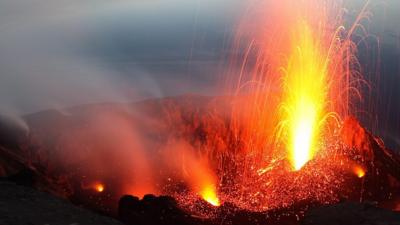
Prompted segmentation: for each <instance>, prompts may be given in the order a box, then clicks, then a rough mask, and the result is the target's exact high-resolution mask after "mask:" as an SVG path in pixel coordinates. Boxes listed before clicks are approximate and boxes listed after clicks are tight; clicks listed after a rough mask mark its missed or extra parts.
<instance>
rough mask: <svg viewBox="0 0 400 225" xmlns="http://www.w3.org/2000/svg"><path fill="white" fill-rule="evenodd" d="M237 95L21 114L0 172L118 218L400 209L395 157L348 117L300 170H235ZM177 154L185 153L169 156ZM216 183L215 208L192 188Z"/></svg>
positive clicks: (274, 219)
mask: <svg viewBox="0 0 400 225" xmlns="http://www.w3.org/2000/svg"><path fill="white" fill-rule="evenodd" d="M241 101H247V98H246V97H241V98H239V99H237V98H233V97H205V96H195V95H186V96H179V97H171V98H164V99H153V100H146V101H143V102H138V103H134V104H94V105H84V106H79V107H74V108H69V109H65V110H64V111H63V112H60V111H51V110H50V111H44V112H40V113H35V114H31V115H26V116H25V117H24V119H25V121H27V124H28V125H29V128H30V130H29V133H28V134H26V133H24V132H22V131H21V132H19V131H18V130H10V129H3V133H4V134H8V135H7V137H8V138H7V139H4V140H3V141H2V143H3V144H2V147H1V156H2V157H1V159H2V162H1V168H2V170H1V171H2V176H3V177H8V180H11V181H13V182H17V183H19V184H22V185H28V186H32V187H34V188H36V189H39V190H42V191H46V192H50V193H52V194H53V195H56V196H59V197H62V198H65V199H68V200H69V201H71V202H72V203H74V204H77V205H81V206H84V207H86V208H89V209H92V210H95V211H98V212H101V213H103V214H107V215H110V216H114V217H117V218H120V219H121V220H122V221H124V222H125V223H127V224H151V223H152V224H175V223H179V224H203V223H204V224H265V223H266V222H267V223H272V224H276V223H279V224H285V223H287V224H297V223H298V221H302V220H303V218H304V216H305V214H306V213H307V212H308V211H310V210H311V211H312V210H313V209H318V208H319V207H322V206H324V205H335V204H337V203H339V202H348V201H350V202H359V203H369V204H370V203H373V204H374V205H376V206H379V207H382V208H386V209H389V210H398V209H399V204H400V157H399V156H398V155H397V154H396V153H395V152H394V151H392V150H389V149H387V148H386V147H385V146H384V143H383V141H382V140H381V139H379V138H378V137H375V136H373V135H372V134H371V133H370V132H368V131H367V130H366V129H365V128H363V127H362V125H361V124H360V123H359V122H358V120H357V119H356V118H353V117H349V118H347V119H346V120H344V122H343V124H342V125H341V129H340V132H338V134H337V135H336V136H335V141H334V142H332V143H334V144H332V145H329V148H328V150H327V151H326V152H325V153H324V154H321V155H319V156H318V157H315V158H314V159H312V160H310V161H309V162H307V163H306V164H305V165H304V167H303V168H302V169H301V170H300V171H292V170H291V169H288V168H290V165H289V162H288V161H286V160H280V159H276V160H275V161H274V162H273V163H270V164H268V167H263V166H261V167H257V168H256V166H254V168H247V167H243V164H244V165H246V163H245V160H244V158H243V157H249V156H248V154H247V153H245V152H241V151H240V149H241V148H242V144H243V143H241V142H240V141H239V142H233V140H235V139H233V136H234V134H235V133H234V132H233V131H232V130H230V129H229V124H230V122H231V118H230V116H231V114H230V113H229V112H230V110H229V107H230V106H232V105H235V104H240V102H241ZM136 131H140V134H139V133H138V132H136ZM4 137H5V136H4ZM182 138H183V139H185V140H190V141H189V142H187V143H185V144H182V143H179V141H177V140H181V139H182ZM10 140H13V141H10ZM127 140H129V141H127ZM132 140H134V141H133V142H132ZM135 141H140V142H137V143H136V142H135ZM166 146H168V147H166ZM209 146H214V147H215V148H216V149H217V150H215V151H207V154H208V158H207V159H205V158H204V156H203V155H202V152H198V151H206V150H207V148H208V147H209ZM233 148H234V149H235V151H234V154H233V153H232V152H231V151H232V150H230V149H233ZM199 149H200V150H199ZM130 151H133V153H131V152H130ZM182 151H183V152H184V154H183V153H182ZM188 151H192V152H188ZM144 152H147V154H144ZM229 152H230V153H229ZM180 154H182V155H180ZM198 155H201V157H198ZM181 156H184V157H185V160H188V161H182V160H177V161H174V160H176V159H174V158H179V157H181ZM129 157H130V158H129ZM202 157H203V158H202ZM221 160H224V164H223V165H222V167H221V164H220V163H221ZM187 162H189V163H190V164H191V165H194V167H190V165H189V164H187ZM242 163H243V164H242ZM171 164H172V165H171ZM177 165H178V166H177ZM205 165H207V166H205ZM254 165H263V163H260V164H254ZM205 167H206V168H205ZM243 168H246V170H243ZM187 170H189V171H187ZM190 170H197V172H196V171H195V172H193V171H190ZM242 172H246V173H248V175H247V176H246V179H243V174H241V173H242ZM212 174H214V175H212ZM186 175H189V176H191V177H190V178H187V177H186ZM214 177H217V179H215V178H214ZM192 178H193V179H194V181H193V179H192ZM196 179H199V180H196ZM216 181H218V185H216V186H209V187H211V189H210V191H214V189H213V188H215V191H216V192H215V197H217V198H218V201H221V202H220V204H218V206H216V205H217V204H213V203H212V202H210V201H208V199H207V198H205V197H204V196H203V195H202V192H201V190H200V189H201V187H202V185H203V184H204V183H206V184H207V185H208V184H209V185H214V184H213V183H212V182H216ZM208 182H210V183H208ZM196 185H197V186H198V187H199V189H196V188H192V187H193V186H196ZM248 185H253V186H248ZM198 190H200V191H199V192H197V191H198ZM217 190H218V191H217ZM239 193H242V195H241V196H239V195H238V194H239ZM145 194H154V195H145ZM124 195H126V196H125V197H123V198H122V199H120V198H121V197H122V196H124ZM129 195H131V196H135V195H136V196H138V197H139V198H142V197H143V196H144V198H143V200H139V198H136V197H129ZM157 195H158V196H161V197H156V196H157ZM162 196H171V197H162ZM266 203H267V204H268V205H264V204H266ZM355 207H356V206H355ZM160 218H167V219H165V220H162V219H160Z"/></svg>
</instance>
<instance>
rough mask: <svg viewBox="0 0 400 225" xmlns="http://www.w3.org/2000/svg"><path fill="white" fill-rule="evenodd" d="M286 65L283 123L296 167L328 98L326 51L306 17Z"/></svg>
mask: <svg viewBox="0 0 400 225" xmlns="http://www.w3.org/2000/svg"><path fill="white" fill-rule="evenodd" d="M295 36H296V37H295V38H293V39H294V41H295V43H294V44H293V49H292V50H291V51H292V53H291V56H290V58H289V62H288V66H287V67H286V68H284V69H283V71H284V72H283V73H284V76H283V83H284V92H285V97H284V102H283V105H282V108H283V109H284V114H285V115H284V120H283V121H284V122H283V123H284V127H285V129H287V132H288V135H289V140H288V148H289V159H290V162H291V164H292V166H293V168H294V169H295V170H299V169H301V167H303V165H304V164H305V163H306V162H307V161H309V160H310V159H311V158H312V157H313V155H314V153H315V151H316V143H317V142H318V140H319V135H320V126H321V121H322V119H323V117H324V114H325V105H326V100H327V79H326V77H327V71H328V70H327V62H328V60H327V55H326V53H325V52H323V50H322V49H321V42H320V40H318V39H317V38H316V37H315V35H314V33H313V31H312V30H311V29H310V27H309V25H308V24H307V23H306V22H305V21H301V22H299V23H298V28H297V30H296V35H295Z"/></svg>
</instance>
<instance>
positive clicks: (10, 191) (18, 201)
mask: <svg viewBox="0 0 400 225" xmlns="http://www.w3.org/2000/svg"><path fill="white" fill-rule="evenodd" d="M0 224H2V225H22V224H30V225H43V224H51V225H72V224H75V225H78V224H79V225H121V223H120V222H118V221H116V220H114V219H111V218H109V217H105V216H101V215H98V214H96V213H93V212H91V211H89V210H86V209H82V208H80V207H77V206H74V205H72V204H71V203H69V202H67V201H65V200H62V199H59V198H57V197H54V196H52V195H50V194H47V193H43V192H39V191H36V190H34V189H32V188H29V187H25V186H19V185H16V184H14V183H10V182H4V181H0Z"/></svg>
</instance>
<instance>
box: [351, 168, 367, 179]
mask: <svg viewBox="0 0 400 225" xmlns="http://www.w3.org/2000/svg"><path fill="white" fill-rule="evenodd" d="M353 172H354V174H355V175H357V177H358V178H363V177H364V176H365V169H364V168H362V167H361V166H358V165H357V166H354V168H353Z"/></svg>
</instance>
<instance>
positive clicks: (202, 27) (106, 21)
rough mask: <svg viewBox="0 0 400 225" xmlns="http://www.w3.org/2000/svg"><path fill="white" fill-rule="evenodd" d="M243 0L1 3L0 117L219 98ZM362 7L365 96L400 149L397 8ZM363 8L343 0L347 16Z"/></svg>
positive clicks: (384, 4)
mask: <svg viewBox="0 0 400 225" xmlns="http://www.w3.org/2000/svg"><path fill="white" fill-rule="evenodd" d="M248 1H249V0H115V1H109V0H86V1H82V0H57V1H54V0H0V112H1V113H4V114H7V113H8V114H19V115H22V114H26V113H32V112H36V111H40V110H45V109H49V108H63V107H68V106H72V105H79V104H86V103H93V102H110V101H118V102H133V101H137V100H141V99H145V98H151V97H164V96H173V95H180V94H185V93H197V94H204V95H218V94H221V93H220V92H219V87H218V85H217V84H218V81H219V80H220V79H221V76H222V74H224V71H225V70H226V68H225V64H224V60H226V59H227V58H228V57H229V54H230V51H231V49H230V41H231V40H232V38H233V36H234V33H235V29H236V26H237V24H238V22H239V21H240V19H241V17H242V16H243V14H244V11H245V9H246V7H247V6H246V4H247V3H248ZM252 1H255V0H252ZM370 2H371V7H370V8H371V12H372V13H373V16H372V17H371V22H370V24H369V25H368V28H369V32H370V34H372V35H376V36H377V37H379V43H380V57H379V58H380V67H379V73H380V78H379V82H377V84H376V88H375V89H374V90H375V91H372V92H371V95H373V96H375V99H376V100H377V101H378V102H379V104H382V106H380V108H381V110H379V112H377V114H379V118H378V120H382V121H383V122H382V123H384V124H385V125H384V127H385V128H387V129H388V130H390V131H389V132H388V134H385V135H388V136H393V137H394V138H392V139H393V140H394V141H393V142H398V143H400V140H398V139H396V138H395V137H399V136H400V131H399V130H400V121H399V120H400V119H399V114H400V109H399V108H400V103H399V102H400V100H399V99H400V91H399V88H397V85H398V84H400V69H399V64H400V62H399V61H400V38H399V36H400V35H399V34H400V23H399V22H398V21H400V15H399V12H400V1H398V0H371V1H370ZM364 3H365V0H346V4H347V5H348V6H349V7H348V8H349V9H350V15H351V13H352V11H351V9H357V8H360V6H361V5H363V4H364ZM361 52H363V51H361ZM361 61H363V60H361ZM365 63H366V64H368V63H367V61H365ZM365 66H368V65H365ZM374 104H377V103H374ZM399 145H400V144H399Z"/></svg>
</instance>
